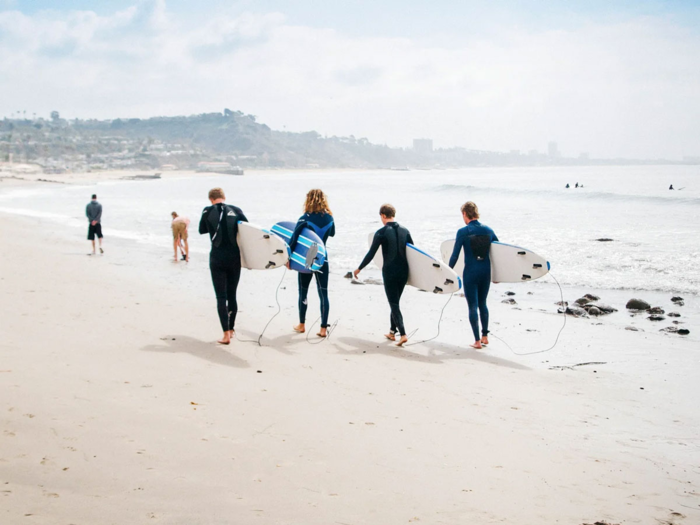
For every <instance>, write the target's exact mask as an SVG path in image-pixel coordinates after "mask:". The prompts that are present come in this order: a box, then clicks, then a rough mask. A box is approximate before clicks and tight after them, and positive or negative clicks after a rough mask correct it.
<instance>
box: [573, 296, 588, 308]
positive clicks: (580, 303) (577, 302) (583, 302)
mask: <svg viewBox="0 0 700 525" xmlns="http://www.w3.org/2000/svg"><path fill="white" fill-rule="evenodd" d="M590 302H591V300H590V299H586V298H585V297H579V298H578V299H576V300H575V301H574V304H575V305H578V306H584V305H587V304H588V303H590Z"/></svg>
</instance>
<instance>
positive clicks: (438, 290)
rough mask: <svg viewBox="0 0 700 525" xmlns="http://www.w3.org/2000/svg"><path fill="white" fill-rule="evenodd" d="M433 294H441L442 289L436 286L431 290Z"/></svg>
mask: <svg viewBox="0 0 700 525" xmlns="http://www.w3.org/2000/svg"><path fill="white" fill-rule="evenodd" d="M433 293H442V288H440V287H439V286H436V287H435V289H434V290H433Z"/></svg>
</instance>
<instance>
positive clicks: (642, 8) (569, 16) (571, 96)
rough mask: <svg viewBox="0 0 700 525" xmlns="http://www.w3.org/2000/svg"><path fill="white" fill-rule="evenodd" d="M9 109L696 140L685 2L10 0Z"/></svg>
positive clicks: (456, 143)
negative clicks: (227, 113) (227, 115)
mask: <svg viewBox="0 0 700 525" xmlns="http://www.w3.org/2000/svg"><path fill="white" fill-rule="evenodd" d="M0 90H1V92H2V93H3V96H2V97H1V98H0V114H2V115H5V116H10V115H11V114H12V113H14V112H16V111H20V112H22V111H27V116H30V115H33V114H34V113H37V114H40V115H42V116H44V117H45V118H48V116H49V114H50V112H51V111H52V110H57V111H59V112H60V113H61V115H62V116H64V117H66V118H76V117H77V118H100V119H108V118H124V117H137V118H148V117H152V116H159V115H162V116H174V115H190V114H197V113H207V112H212V111H221V110H222V109H223V108H224V107H228V108H231V109H233V110H241V111H243V112H245V113H251V114H254V115H256V116H257V118H258V120H259V121H260V122H264V123H266V124H268V125H269V126H270V127H272V128H274V129H280V130H282V129H286V130H289V131H310V130H315V131H317V132H318V133H320V134H322V135H329V136H331V135H337V136H349V135H354V136H356V137H367V138H368V139H369V140H370V141H371V142H373V143H378V144H387V145H389V146H393V147H404V148H409V147H412V146H411V145H412V144H413V139H414V138H421V137H425V138H430V139H432V141H433V144H434V147H435V148H450V147H466V148H471V149H479V150H487V151H503V152H508V151H511V150H514V149H518V150H519V151H522V152H528V151H532V150H537V151H542V152H546V151H547V150H546V149H545V148H546V147H547V145H548V143H549V142H556V143H557V144H558V147H559V148H560V149H561V151H562V152H563V154H565V155H566V156H568V157H581V158H584V157H582V155H587V156H589V157H591V158H620V157H622V158H640V159H654V158H667V159H683V158H685V157H697V156H700V118H698V117H700V5H698V4H695V3H691V2H681V1H670V2H658V1H644V0H642V1H639V2H627V1H619V2H603V1H602V0H591V1H590V2H583V1H573V2H567V3H566V5H563V3H560V4H557V5H553V4H552V3H550V2H544V1H533V0H526V1H524V2H515V1H507V2H499V3H497V5H496V3H493V2H474V1H465V2H460V3H458V5H457V3H454V2H450V3H447V2H446V0H435V1H434V2H431V3H427V2H412V1H406V2H398V1H394V0H391V1H383V2H382V1H379V2H369V1H366V0H358V2H355V3H353V4H352V6H350V5H349V4H347V3H340V2H332V1H329V2H325V3H323V4H322V5H318V3H317V2H312V1H311V0H300V1H299V2H294V3H290V2H283V1H281V0H260V1H256V2H252V1H250V0H247V1H238V2H233V3H231V2H224V1H222V0H201V1H200V2H198V3H196V6H195V5H194V4H193V3H192V2H185V1H184V0H169V1H167V2H166V1H165V0H111V1H105V2H97V3H96V2H94V1H93V2H88V1H86V0H64V1H63V2H61V3H60V4H57V3H56V2H53V1H48V0H35V1H32V2H24V1H15V0H0Z"/></svg>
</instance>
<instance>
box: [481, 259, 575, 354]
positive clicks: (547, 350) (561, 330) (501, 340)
mask: <svg viewBox="0 0 700 525" xmlns="http://www.w3.org/2000/svg"><path fill="white" fill-rule="evenodd" d="M549 275H550V276H551V277H552V279H554V282H555V283H557V286H558V287H559V296H560V297H561V313H562V315H563V316H564V323H563V324H562V325H561V328H560V329H559V332H558V333H557V337H556V339H554V344H553V345H552V346H550V347H549V348H545V349H544V350H536V351H534V352H525V353H518V352H516V351H515V350H513V349H512V348H511V347H510V345H509V344H508V343H506V342H505V341H504V340H503V339H501V338H500V337H498V336H497V335H495V334H493V333H490V335H492V336H493V337H495V338H496V339H498V340H499V341H500V342H501V343H503V344H504V345H506V346H507V347H508V350H510V351H511V352H513V353H514V354H515V355H534V354H542V353H544V352H549V351H550V350H552V349H554V347H555V346H557V343H558V342H559V336H560V335H561V333H562V332H563V331H564V328H565V327H566V306H565V305H564V291H563V290H562V288H561V285H560V284H559V281H557V278H556V277H554V275H553V274H552V273H551V272H549Z"/></svg>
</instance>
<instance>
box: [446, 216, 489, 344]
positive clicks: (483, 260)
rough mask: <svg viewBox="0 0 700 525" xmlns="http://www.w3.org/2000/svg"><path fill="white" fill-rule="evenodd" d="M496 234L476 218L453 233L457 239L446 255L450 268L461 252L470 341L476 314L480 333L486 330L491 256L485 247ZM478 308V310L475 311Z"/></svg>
mask: <svg viewBox="0 0 700 525" xmlns="http://www.w3.org/2000/svg"><path fill="white" fill-rule="evenodd" d="M497 241H498V237H496V234H495V233H493V230H492V229H491V228H489V227H488V226H484V225H483V224H481V223H480V222H479V221H476V220H475V221H471V222H470V223H469V224H467V225H466V226H465V227H464V228H462V229H460V230H459V231H458V232H457V240H456V241H455V247H454V249H453V250H452V257H450V268H454V266H455V264H456V263H457V259H458V258H459V252H460V251H464V274H463V275H462V282H463V283H464V296H465V297H466V298H467V304H468V305H469V323H470V324H471V325H472V331H473V332H474V341H478V340H479V339H480V338H479V314H481V333H482V335H487V334H488V333H489V309H488V307H487V306H486V297H487V296H488V294H489V287H490V286H491V259H490V257H489V248H490V247H491V243H492V242H497ZM477 309H478V313H477Z"/></svg>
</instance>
